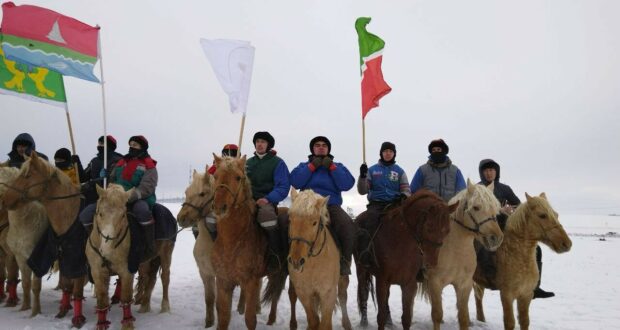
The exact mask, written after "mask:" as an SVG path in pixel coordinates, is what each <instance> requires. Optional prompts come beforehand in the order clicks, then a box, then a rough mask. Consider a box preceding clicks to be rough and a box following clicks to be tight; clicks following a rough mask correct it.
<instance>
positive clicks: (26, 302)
mask: <svg viewBox="0 0 620 330" xmlns="http://www.w3.org/2000/svg"><path fill="white" fill-rule="evenodd" d="M17 265H18V266H19V270H20V272H21V274H22V291H23V292H24V296H23V299H22V307H21V308H20V309H19V310H20V311H25V310H29V309H30V290H31V288H32V271H31V270H30V267H28V264H26V260H22V259H21V258H20V259H19V260H17Z"/></svg>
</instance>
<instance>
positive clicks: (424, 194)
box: [386, 189, 443, 217]
mask: <svg viewBox="0 0 620 330" xmlns="http://www.w3.org/2000/svg"><path fill="white" fill-rule="evenodd" d="M426 198H430V199H429V201H431V200H432V201H433V202H434V203H432V204H431V205H429V206H432V205H434V204H435V203H436V202H443V200H442V199H441V198H440V197H439V196H437V195H436V194H435V193H433V192H431V191H430V190H426V189H423V190H420V191H418V192H416V193H415V194H413V195H411V196H410V197H409V198H407V199H405V200H404V201H403V202H402V203H401V204H400V205H399V206H397V207H395V208H392V209H390V210H389V211H388V212H387V214H386V215H387V216H388V217H394V216H397V215H398V214H400V212H404V211H405V210H407V209H409V207H411V205H413V204H415V203H417V202H418V201H420V200H422V199H426Z"/></svg>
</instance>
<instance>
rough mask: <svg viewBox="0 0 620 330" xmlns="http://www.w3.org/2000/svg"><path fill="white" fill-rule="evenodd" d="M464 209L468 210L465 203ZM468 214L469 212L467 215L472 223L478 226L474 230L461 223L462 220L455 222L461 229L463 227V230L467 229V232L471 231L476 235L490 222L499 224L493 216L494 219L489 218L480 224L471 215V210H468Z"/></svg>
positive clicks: (455, 220)
mask: <svg viewBox="0 0 620 330" xmlns="http://www.w3.org/2000/svg"><path fill="white" fill-rule="evenodd" d="M463 208H464V209H467V202H465V205H464V206H463ZM466 212H467V214H468V215H469V218H470V219H471V221H472V222H473V223H474V224H475V225H476V226H475V227H473V228H472V227H469V226H468V225H466V224H465V223H464V222H462V221H460V220H459V219H457V218H454V220H453V221H454V222H456V223H457V224H458V225H460V226H461V227H463V228H465V229H467V230H469V231H471V232H473V233H476V234H478V233H480V228H481V227H482V226H483V225H484V224H485V223H487V222H490V221H495V222H497V218H496V216H495V215H494V216H492V217H488V218H486V219H484V220H482V222H478V221H476V218H474V216H473V215H471V212H469V210H467V211H466Z"/></svg>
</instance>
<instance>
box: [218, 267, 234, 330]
mask: <svg viewBox="0 0 620 330" xmlns="http://www.w3.org/2000/svg"><path fill="white" fill-rule="evenodd" d="M215 283H216V284H215V287H216V288H217V295H216V296H215V307H216V309H217V329H218V330H227V329H228V324H230V309H231V308H232V293H233V289H234V288H235V285H234V284H233V283H232V282H231V281H228V280H224V279H222V278H221V277H216V278H215Z"/></svg>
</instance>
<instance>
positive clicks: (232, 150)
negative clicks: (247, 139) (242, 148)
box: [222, 144, 239, 157]
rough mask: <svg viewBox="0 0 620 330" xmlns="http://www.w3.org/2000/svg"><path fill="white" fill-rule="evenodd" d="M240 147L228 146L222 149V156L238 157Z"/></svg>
mask: <svg viewBox="0 0 620 330" xmlns="http://www.w3.org/2000/svg"><path fill="white" fill-rule="evenodd" d="M238 151H239V147H238V146H237V145H236V144H227V145H225V146H224V148H222V156H230V157H237V152H238Z"/></svg>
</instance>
